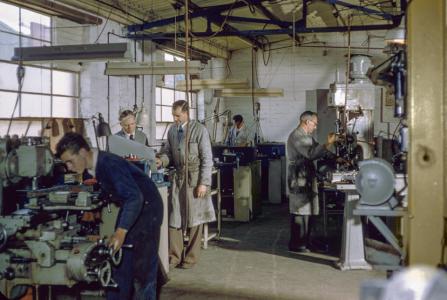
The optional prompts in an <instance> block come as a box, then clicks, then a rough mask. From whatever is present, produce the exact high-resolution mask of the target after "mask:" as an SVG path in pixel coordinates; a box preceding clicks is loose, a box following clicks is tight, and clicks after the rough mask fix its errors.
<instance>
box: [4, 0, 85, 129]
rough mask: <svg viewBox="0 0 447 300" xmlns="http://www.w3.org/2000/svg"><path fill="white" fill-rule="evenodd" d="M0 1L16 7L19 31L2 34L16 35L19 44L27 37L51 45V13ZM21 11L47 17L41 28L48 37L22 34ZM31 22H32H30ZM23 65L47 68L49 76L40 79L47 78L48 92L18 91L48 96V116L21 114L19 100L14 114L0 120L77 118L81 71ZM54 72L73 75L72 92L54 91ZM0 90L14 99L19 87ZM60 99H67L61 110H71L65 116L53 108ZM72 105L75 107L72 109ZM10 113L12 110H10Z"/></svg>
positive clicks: (23, 93)
mask: <svg viewBox="0 0 447 300" xmlns="http://www.w3.org/2000/svg"><path fill="white" fill-rule="evenodd" d="M0 3H2V4H6V5H10V6H14V7H16V8H17V12H15V13H18V16H17V17H18V24H17V25H18V28H19V31H18V32H17V31H15V29H14V28H13V29H14V31H7V30H0V32H1V33H3V34H7V35H11V36H15V37H18V39H19V45H21V44H22V39H27V40H35V41H38V42H39V43H42V44H49V45H53V34H52V30H53V29H52V26H53V17H52V16H51V15H47V14H44V13H41V12H38V11H35V10H32V9H29V8H25V7H22V6H20V4H13V3H7V2H4V1H0ZM23 11H30V12H32V13H34V14H37V15H38V16H43V17H45V18H48V19H49V27H48V29H45V28H43V30H48V33H49V34H48V35H47V36H48V38H49V40H47V39H44V38H38V37H34V36H32V35H27V34H23V33H22V26H23V24H22V19H23V15H22V12H23ZM5 24H6V25H7V26H8V27H10V28H12V27H11V26H10V25H8V24H7V23H5ZM30 24H32V23H30ZM43 25H44V26H46V25H45V24H43ZM0 64H10V65H14V66H19V65H20V63H19V62H15V61H11V60H6V59H0ZM23 66H24V67H25V68H26V67H29V68H33V69H36V70H39V69H41V70H49V73H50V74H49V78H48V77H47V76H48V75H46V76H45V77H43V78H42V80H49V81H50V82H49V92H48V90H47V91H41V92H35V91H23V90H22V91H20V93H21V94H22V95H37V96H42V97H49V98H50V111H49V116H48V115H45V116H44V115H42V112H41V113H40V115H39V114H36V115H33V114H27V115H26V116H23V111H22V106H23V105H22V103H20V102H21V101H19V103H17V108H16V110H15V113H14V116H13V117H12V118H11V117H10V116H7V115H5V117H1V118H0V120H10V119H12V120H16V121H17V120H23V119H26V118H30V119H39V118H40V119H46V118H79V112H80V97H81V96H80V92H81V87H80V84H81V73H80V72H78V71H73V70H67V69H62V68H57V67H54V66H53V64H52V63H49V66H45V65H42V64H33V63H23ZM55 72H64V73H68V74H71V75H73V76H74V78H73V80H74V81H73V84H74V87H73V93H67V94H58V93H55V92H54V91H55V87H54V79H55V77H54V76H55V75H54V74H55ZM26 76H27V74H26V73H25V80H26ZM0 92H4V93H11V94H14V95H15V97H16V99H17V97H18V94H19V89H18V87H17V88H16V89H8V88H3V87H2V88H0ZM61 99H66V100H67V101H69V102H67V107H65V106H60V107H61V111H63V110H64V108H67V109H69V110H70V111H71V112H70V113H69V114H68V115H67V116H57V115H55V112H57V111H58V110H57V109H55V107H56V105H57V103H56V100H61ZM73 107H74V108H75V109H74V110H73ZM10 113H12V111H11V112H10Z"/></svg>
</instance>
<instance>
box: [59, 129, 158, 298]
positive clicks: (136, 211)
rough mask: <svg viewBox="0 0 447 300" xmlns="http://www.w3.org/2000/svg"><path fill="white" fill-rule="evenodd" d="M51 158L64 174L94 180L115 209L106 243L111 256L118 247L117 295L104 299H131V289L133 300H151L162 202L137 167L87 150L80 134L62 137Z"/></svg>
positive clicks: (153, 295)
mask: <svg viewBox="0 0 447 300" xmlns="http://www.w3.org/2000/svg"><path fill="white" fill-rule="evenodd" d="M56 150H57V153H56V156H58V157H60V158H61V159H62V161H63V162H64V163H65V164H66V166H67V168H68V170H70V171H73V172H76V173H78V174H82V173H83V172H84V171H85V170H87V171H88V172H89V173H91V175H93V176H95V177H96V179H97V181H98V183H99V184H100V186H101V188H102V189H103V191H105V192H107V193H110V194H112V195H113V196H115V197H114V198H116V199H117V201H119V202H120V204H121V209H120V211H119V214H118V218H117V221H116V226H115V227H116V229H115V233H114V234H113V235H112V237H111V238H110V240H109V246H110V247H111V248H113V250H114V251H117V250H119V249H120V248H121V247H122V246H123V244H124V243H126V244H128V245H132V246H133V247H132V249H123V258H122V262H121V264H120V265H119V266H118V267H117V268H116V270H115V274H114V275H115V276H114V279H115V281H116V283H118V291H108V294H107V299H121V300H123V299H132V287H133V283H134V279H135V284H136V286H137V287H138V288H136V289H135V293H136V296H137V297H136V298H137V299H156V281H157V268H158V244H159V238H160V225H161V223H162V218H163V203H162V199H161V196H160V194H159V192H158V190H157V187H156V186H155V184H154V183H153V182H152V180H151V179H150V178H149V177H148V176H147V175H146V174H145V173H144V172H143V171H141V170H140V169H139V168H138V167H136V166H134V165H133V164H131V163H129V162H128V161H126V160H125V159H123V158H121V157H119V156H117V155H115V154H111V153H107V152H103V151H98V150H96V149H90V146H89V145H88V144H87V142H86V140H85V139H84V138H83V137H82V135H80V134H77V133H67V134H65V135H64V137H63V138H62V139H61V140H60V141H59V143H58V144H57V146H56Z"/></svg>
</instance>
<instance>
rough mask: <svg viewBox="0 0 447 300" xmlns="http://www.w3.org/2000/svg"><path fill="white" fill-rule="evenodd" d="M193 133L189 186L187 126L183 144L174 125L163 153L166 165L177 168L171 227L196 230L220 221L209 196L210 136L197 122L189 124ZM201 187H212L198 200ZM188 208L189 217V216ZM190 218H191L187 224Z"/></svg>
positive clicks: (172, 196)
mask: <svg viewBox="0 0 447 300" xmlns="http://www.w3.org/2000/svg"><path fill="white" fill-rule="evenodd" d="M189 131H190V138H189V157H188V184H187V185H186V184H185V180H184V177H185V176H184V173H185V169H184V167H185V140H186V125H185V126H184V133H183V135H184V137H183V138H182V140H181V141H180V142H179V140H178V127H177V126H176V125H172V126H171V128H169V131H168V139H167V142H166V144H165V145H164V146H163V147H162V149H161V150H160V159H161V160H162V162H163V166H165V167H166V166H168V165H172V166H174V167H175V171H174V173H173V174H172V188H171V193H170V196H169V226H170V227H174V228H181V227H182V226H187V227H193V226H197V225H200V224H203V223H208V222H212V221H215V220H216V215H215V212H214V207H213V202H212V200H211V196H210V195H209V190H210V186H211V171H212V167H213V154H212V150H211V142H210V136H209V133H208V131H207V129H206V128H205V126H203V125H202V124H200V123H199V122H197V121H190V122H189ZM201 184H203V185H206V186H207V187H208V193H207V195H206V196H205V197H204V198H195V197H194V195H193V191H194V188H195V187H196V186H198V185H201ZM185 188H187V191H188V203H187V202H186V197H185V190H184V189H185ZM187 208H188V214H186V209H187ZM186 215H187V216H188V220H187V221H186Z"/></svg>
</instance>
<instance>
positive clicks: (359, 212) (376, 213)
mask: <svg viewBox="0 0 447 300" xmlns="http://www.w3.org/2000/svg"><path fill="white" fill-rule="evenodd" d="M406 213H407V210H406V209H405V208H395V209H393V210H391V209H390V208H389V207H386V206H384V207H371V206H364V205H363V206H362V205H359V206H358V207H357V209H354V214H355V215H356V216H366V217H367V218H368V220H369V221H371V223H372V224H373V225H374V226H375V227H376V228H377V230H378V231H379V232H380V234H382V236H383V237H384V238H385V239H386V240H387V242H388V243H390V245H391V246H393V248H394V249H396V250H397V252H399V255H400V259H401V261H403V260H404V259H405V256H406V253H405V249H404V248H403V247H401V246H400V244H399V241H398V240H397V238H396V236H395V235H394V234H393V232H392V231H391V230H390V229H389V228H388V226H387V225H386V224H385V223H384V222H383V221H382V219H381V218H380V217H404V216H405V215H406ZM374 266H375V267H376V265H374ZM377 267H382V266H380V265H378V266H377ZM383 267H384V268H385V269H388V270H393V269H399V268H400V267H401V266H399V265H396V266H390V265H386V266H383Z"/></svg>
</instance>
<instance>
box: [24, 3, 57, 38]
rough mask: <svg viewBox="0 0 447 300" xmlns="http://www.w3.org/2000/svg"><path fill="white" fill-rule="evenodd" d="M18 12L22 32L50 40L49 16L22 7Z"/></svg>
mask: <svg viewBox="0 0 447 300" xmlns="http://www.w3.org/2000/svg"><path fill="white" fill-rule="evenodd" d="M20 13H21V24H20V25H21V26H20V27H21V29H22V34H24V35H28V36H31V37H34V38H37V39H41V40H46V41H51V35H50V26H51V18H50V17H48V16H44V15H41V14H39V13H36V12H33V11H30V10H27V9H23V8H22V9H21V10H20Z"/></svg>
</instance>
